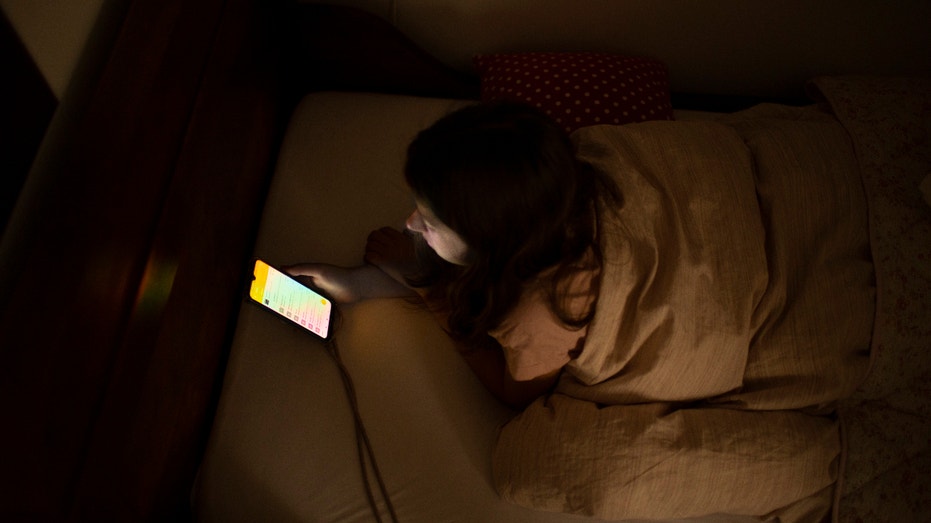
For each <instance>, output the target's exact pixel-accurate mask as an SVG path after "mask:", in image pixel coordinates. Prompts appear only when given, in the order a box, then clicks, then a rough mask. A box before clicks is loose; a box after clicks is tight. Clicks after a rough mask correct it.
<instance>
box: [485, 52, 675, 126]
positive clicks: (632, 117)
mask: <svg viewBox="0 0 931 523" xmlns="http://www.w3.org/2000/svg"><path fill="white" fill-rule="evenodd" d="M473 63H474V65H475V67H476V69H477V70H478V73H479V76H480V78H481V96H482V101H485V102H489V101H495V100H511V101H519V102H526V103H529V104H531V105H534V106H536V107H537V108H539V109H541V110H543V111H544V112H546V114H548V115H549V116H550V117H551V118H553V119H554V120H556V122H557V123H559V124H561V125H562V126H563V127H564V128H565V129H566V131H567V132H572V131H574V130H576V129H578V128H579V127H585V126H589V125H599V124H614V125H622V124H627V123H635V122H643V121H646V120H672V119H673V115H672V104H671V103H670V101H669V72H668V70H667V68H666V66H665V64H663V63H662V62H659V61H657V60H653V59H650V58H644V57H634V56H623V55H617V54H609V53H592V52H579V53H544V52H529V53H501V54H487V55H476V56H475V57H474V58H473Z"/></svg>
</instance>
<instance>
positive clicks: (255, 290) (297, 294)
mask: <svg viewBox="0 0 931 523" xmlns="http://www.w3.org/2000/svg"><path fill="white" fill-rule="evenodd" d="M253 275H254V279H253V280H252V286H251V287H250V289H249V295H250V297H251V298H252V299H253V300H255V301H256V302H258V303H260V304H262V305H264V306H266V307H268V308H269V309H271V310H273V311H275V312H277V313H278V314H280V315H282V316H284V317H285V318H287V319H289V320H291V321H293V322H294V323H297V324H298V325H300V326H301V327H304V328H305V329H307V330H309V331H310V332H312V333H314V334H316V335H317V336H320V337H321V338H326V337H327V336H328V335H329V333H330V316H331V313H332V312H333V310H332V309H333V304H332V303H330V300H328V299H326V298H324V297H323V296H321V295H319V294H317V293H316V292H314V291H313V290H311V289H309V288H307V287H305V286H304V285H301V284H300V283H298V282H297V281H295V280H294V279H293V278H291V277H290V276H288V275H287V274H284V273H283V272H281V271H279V270H278V269H275V268H274V267H271V266H270V265H268V264H267V263H265V262H263V261H262V260H256V262H255V269H254V271H253Z"/></svg>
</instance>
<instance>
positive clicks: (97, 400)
mask: <svg viewBox="0 0 931 523" xmlns="http://www.w3.org/2000/svg"><path fill="white" fill-rule="evenodd" d="M124 9H125V11H124V12H122V13H121V17H120V20H121V21H120V23H119V24H118V28H117V31H116V32H115V35H114V40H113V44H112V46H111V47H109V48H108V49H107V51H106V56H105V58H104V59H103V60H102V61H101V64H102V65H101V67H100V69H99V74H97V75H95V77H94V80H93V81H92V82H91V83H90V85H89V87H88V89H87V91H86V92H85V93H84V95H82V97H81V99H79V100H67V99H66V100H65V101H64V102H63V104H62V105H63V106H64V105H70V108H66V107H63V108H62V109H68V110H67V111H66V114H67V115H68V118H67V119H66V121H64V122H57V123H53V126H52V129H51V130H50V132H49V136H48V137H47V138H46V143H45V144H44V145H43V150H42V152H41V153H40V157H39V158H38V159H37V161H36V163H35V164H34V167H33V170H32V172H31V174H30V178H29V179H28V180H27V183H26V186H25V187H24V189H23V192H22V194H21V195H20V198H19V201H18V204H17V208H16V209H15V210H14V213H13V215H12V217H11V220H10V222H9V225H8V227H7V230H6V231H5V235H4V237H3V244H2V250H0V267H2V271H0V277H2V279H0V285H2V287H0V296H2V297H3V302H2V303H3V305H2V313H0V339H2V340H3V341H2V356H3V362H4V364H3V370H2V371H0V372H2V379H0V386H2V388H0V397H2V400H0V401H2V408H3V411H4V412H8V413H12V421H11V422H8V423H7V428H6V430H4V431H2V433H3V440H2V444H3V452H4V456H3V459H2V463H3V470H4V479H5V480H6V481H4V483H5V485H4V488H3V489H2V496H3V497H2V501H0V519H4V520H11V519H12V520H43V521H47V520H54V521H70V520H130V521H140V520H167V521H184V520H187V519H190V518H191V514H190V506H189V496H190V489H191V486H192V484H193V482H194V479H195V476H196V473H197V467H198V464H199V462H200V458H201V456H202V454H203V450H204V446H205V444H206V440H207V436H208V433H209V430H210V426H211V421H212V418H213V412H214V410H215V407H216V403H217V400H218V396H219V391H220V385H221V381H222V377H223V373H224V369H225V361H226V358H227V355H228V350H229V344H230V341H231V336H232V329H233V327H234V326H235V321H236V314H237V312H238V310H239V305H240V300H241V288H242V283H243V281H242V279H243V277H244V275H245V274H246V272H247V264H248V262H249V259H250V255H251V252H252V245H253V241H254V237H255V231H256V227H257V222H258V219H259V216H260V213H261V211H262V205H263V202H264V197H265V193H266V190H267V185H268V182H269V179H270V176H271V173H272V169H273V166H274V161H275V158H276V153H277V149H278V145H279V142H280V139H281V137H282V134H283V129H284V125H285V123H286V121H287V117H288V115H289V114H290V112H291V110H292V109H293V107H294V104H295V103H296V101H297V100H298V97H299V96H300V95H301V94H302V93H305V92H308V91H311V90H323V89H339V90H366V91H378V92H389V93H403V94H415V95H424V96H443V97H455V98H477V97H478V82H477V80H476V79H475V78H472V77H469V76H468V75H464V74H462V73H460V72H457V71H455V70H453V69H450V68H448V67H446V66H445V65H443V64H442V63H440V62H438V61H437V60H435V59H434V58H432V57H431V56H430V55H428V54H427V53H425V52H423V51H422V50H420V49H419V48H417V46H416V45H414V44H413V43H411V42H410V41H409V40H407V39H406V38H404V37H403V35H401V34H400V33H399V32H397V31H396V30H395V29H394V28H393V27H392V26H391V25H390V24H387V23H385V22H383V21H381V20H380V19H379V18H377V17H374V16H371V15H366V14H362V13H361V12H359V11H354V10H351V9H347V8H338V7H325V6H314V5H304V6H300V7H295V6H294V5H292V2H288V1H285V0H279V1H267V0H265V1H263V0H204V1H199V2H189V1H186V0H127V1H126V2H125V8H124ZM289 27H290V30H289V29H288V28H289ZM295 27H300V28H301V30H300V31H298V30H295V29H294V28H295ZM282 28H284V30H282ZM373 50H377V54H373ZM298 63H299V64H301V66H300V67H294V65H295V64H298ZM758 101H759V100H757V99H750V98H726V97H725V98H719V97H708V96H695V95H689V94H684V93H676V94H675V98H674V103H675V105H677V106H678V107H680V108H691V109H713V110H715V109H716V110H733V109H737V108H740V107H745V106H748V105H751V104H753V103H756V102H758ZM782 101H784V100H782ZM59 112H61V110H60V111H59Z"/></svg>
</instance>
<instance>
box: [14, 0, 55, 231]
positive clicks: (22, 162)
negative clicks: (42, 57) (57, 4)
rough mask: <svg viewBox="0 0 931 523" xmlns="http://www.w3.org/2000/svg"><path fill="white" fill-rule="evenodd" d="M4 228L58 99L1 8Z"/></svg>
mask: <svg viewBox="0 0 931 523" xmlns="http://www.w3.org/2000/svg"><path fill="white" fill-rule="evenodd" d="M0 78H3V79H4V80H3V81H2V82H0V231H3V229H4V228H5V227H6V223H7V219H8V218H9V216H10V212H11V211H12V209H13V205H14V203H15V202H16V198H17V196H18V195H19V191H20V189H21V188H22V186H23V183H24V181H25V179H26V174H27V173H28V172H29V167H30V166H31V165H32V160H33V158H34V157H35V154H36V151H37V150H38V149H39V144H40V143H41V142H42V137H43V136H44V135H45V130H46V127H48V124H49V121H50V120H51V119H52V114H53V113H54V112H55V108H56V107H57V106H58V100H57V99H56V98H55V95H54V93H52V90H51V89H50V88H49V85H48V83H46V81H45V78H44V77H43V76H42V73H41V72H40V71H39V69H38V67H36V64H35V62H34V61H33V60H32V58H31V57H30V56H29V52H28V51H27V50H26V48H25V46H23V43H22V41H21V40H20V39H19V36H18V35H17V34H16V32H15V31H14V30H13V27H12V25H11V24H10V21H9V20H8V19H7V18H6V15H5V14H4V13H3V12H2V11H0Z"/></svg>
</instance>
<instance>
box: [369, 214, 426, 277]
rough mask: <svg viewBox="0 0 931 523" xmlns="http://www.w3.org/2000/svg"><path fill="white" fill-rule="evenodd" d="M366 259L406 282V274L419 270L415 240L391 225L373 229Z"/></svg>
mask: <svg viewBox="0 0 931 523" xmlns="http://www.w3.org/2000/svg"><path fill="white" fill-rule="evenodd" d="M365 261H366V262H368V263H371V264H372V265H375V266H376V267H378V268H379V269H381V270H382V271H384V272H385V273H386V274H388V275H389V276H391V278H393V279H394V280H395V281H397V282H400V283H405V282H406V279H405V276H408V275H411V274H414V273H415V272H416V271H417V255H416V254H415V252H414V240H413V239H412V238H411V237H410V236H408V235H407V234H404V233H403V232H401V231H399V230H397V229H392V228H391V227H382V228H381V229H378V230H376V231H372V232H371V234H369V237H368V241H367V242H366V244H365Z"/></svg>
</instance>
